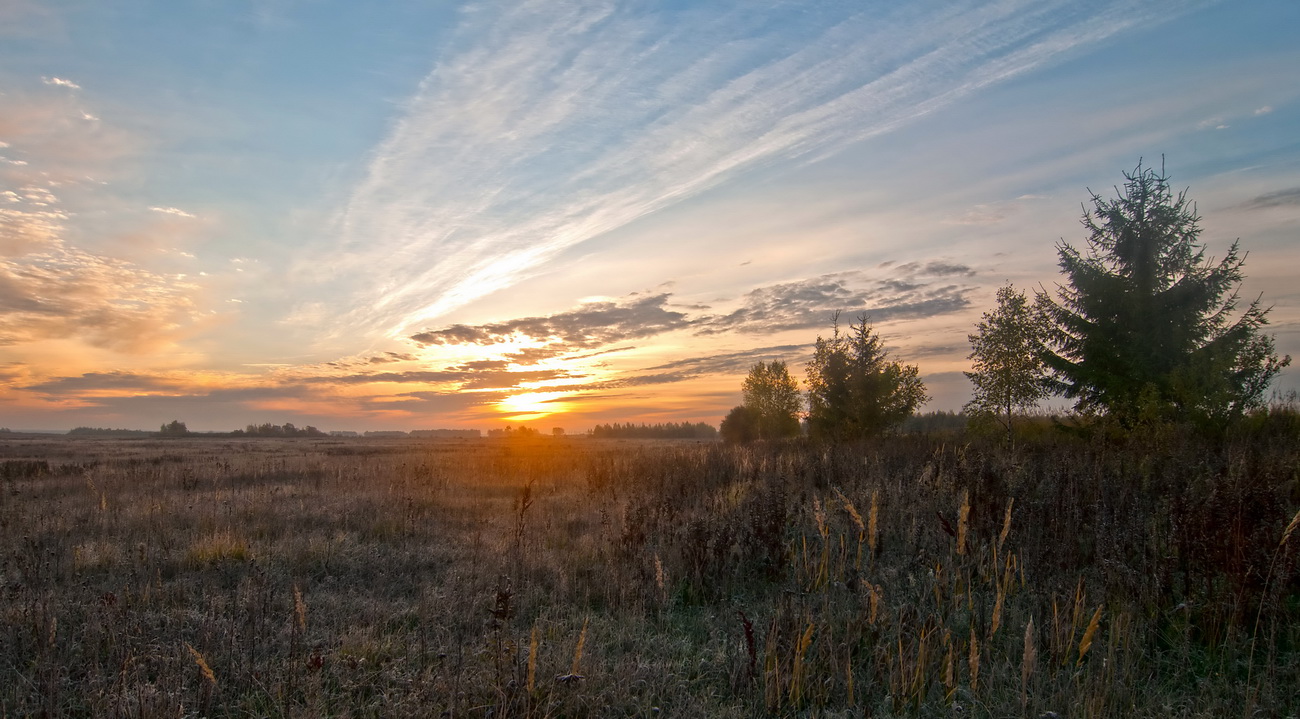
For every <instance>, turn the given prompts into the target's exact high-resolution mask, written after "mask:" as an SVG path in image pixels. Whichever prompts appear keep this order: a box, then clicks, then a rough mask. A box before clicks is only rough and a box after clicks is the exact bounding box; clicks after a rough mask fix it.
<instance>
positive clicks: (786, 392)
mask: <svg viewBox="0 0 1300 719" xmlns="http://www.w3.org/2000/svg"><path fill="white" fill-rule="evenodd" d="M742 391H743V393H744V397H745V407H746V408H747V409H748V410H749V411H750V412H752V413H753V414H754V416H755V419H756V425H757V426H756V429H757V431H758V436H759V438H761V439H784V438H786V437H797V436H799V410H800V409H801V408H802V407H803V401H802V398H801V397H800V395H799V383H798V382H796V381H795V380H794V378H793V377H791V376H790V371H789V370H788V369H786V366H785V362H781V361H779V360H772V361H771V362H768V363H764V362H759V363H758V364H756V365H754V366H753V367H752V368H751V369H750V370H749V376H748V377H746V378H745V384H744V386H743V387H742ZM732 412H733V413H734V412H735V410H732Z"/></svg>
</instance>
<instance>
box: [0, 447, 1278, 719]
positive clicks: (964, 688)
mask: <svg viewBox="0 0 1300 719" xmlns="http://www.w3.org/2000/svg"><path fill="white" fill-rule="evenodd" d="M1138 447H1140V448H1138ZM1297 509H1300V446H1298V445H1297V442H1296V441H1295V437H1294V434H1291V433H1286V434H1279V435H1275V436H1270V435H1267V434H1264V433H1260V434H1259V435H1258V436H1253V437H1251V438H1250V439H1249V440H1248V441H1247V440H1235V441H1225V442H1222V443H1219V444H1216V443H1205V442H1200V441H1195V440H1192V439H1183V438H1179V437H1176V436H1173V437H1171V436H1163V437H1155V438H1152V439H1151V440H1150V441H1146V442H1142V443H1129V444H1113V443H1107V442H1103V441H1096V440H1095V441H1083V440H1066V439H1061V438H1045V439H1041V440H1039V441H1037V442H1028V443H1022V444H1021V446H1020V447H1019V448H1018V449H1016V450H1015V451H1008V450H1006V449H1003V448H1002V447H1000V446H999V445H997V444H995V443H992V442H989V443H987V444H986V443H984V442H982V441H978V440H966V439H954V438H952V437H948V438H943V437H925V436H910V435H909V436H903V437H899V438H894V439H887V440H881V441H880V442H878V443H874V444H869V445H857V446H844V447H817V446H812V445H803V444H793V445H785V446H759V447H750V448H736V447H728V446H724V445H721V444H716V443H695V442H637V441H595V440H585V439H579V438H572V439H555V438H537V439H532V440H528V441H505V440H501V441H495V440H479V441H473V440H464V441H452V440H448V441H440V442H428V441H424V442H422V441H415V440H391V441H379V440H241V441H232V440H214V439H192V440H174V441H160V440H88V439H81V440H72V439H61V438H50V439H11V440H5V441H3V442H0V716H4V717H20V716H42V717H58V716H96V717H117V716H121V717H184V716H221V717H234V716H238V717H255V716H302V717H311V716H350V717H370V716H376V717H377V716H420V717H427V716H439V715H442V716H469V717H487V716H493V717H504V716H535V717H562V716H563V717H576V716H644V717H656V716H673V717H695V716H701V717H702V716H711V717H762V716H818V717H849V716H854V717H856V716H944V717H959V716H960V717H964V716H992V717H1013V716H1029V717H1044V716H1046V717H1051V716H1056V717H1095V716H1114V717H1127V716H1149V717H1157V716H1158V717H1202V716H1203V717H1229V716H1241V717H1256V716H1262V717H1286V716H1297V715H1300V698H1297V697H1298V694H1300V692H1298V690H1297V687H1300V568H1298V564H1300V559H1298V558H1300V551H1297V545H1300V531H1296V532H1295V533H1294V534H1293V535H1291V536H1289V537H1287V536H1286V532H1287V530H1288V525H1290V527H1291V528H1294V526H1295V524H1296V521H1295V520H1294V519H1293V518H1295V517H1296V516H1297Z"/></svg>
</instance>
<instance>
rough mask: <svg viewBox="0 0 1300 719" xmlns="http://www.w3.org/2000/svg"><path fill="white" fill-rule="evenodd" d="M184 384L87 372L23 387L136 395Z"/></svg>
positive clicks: (150, 377)
mask: <svg viewBox="0 0 1300 719" xmlns="http://www.w3.org/2000/svg"><path fill="white" fill-rule="evenodd" d="M182 386H183V384H182V383H180V382H177V381H176V380H174V379H170V378H165V377H160V376H154V375H146V374H138V373H135V372H120V371H113V372H87V373H85V374H81V375H77V376H73V377H56V378H54V379H50V380H46V381H44V382H38V383H36V384H31V385H27V386H25V387H23V389H25V390H28V391H32V392H39V393H41V394H47V395H66V394H84V393H87V392H99V391H104V390H114V391H122V390H130V391H132V392H134V393H141V392H154V391H159V390H174V389H177V388H179V387H182Z"/></svg>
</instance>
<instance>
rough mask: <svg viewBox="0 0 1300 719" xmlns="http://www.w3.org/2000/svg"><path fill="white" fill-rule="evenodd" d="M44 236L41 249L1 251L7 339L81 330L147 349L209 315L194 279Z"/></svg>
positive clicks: (0, 310)
mask: <svg viewBox="0 0 1300 719" xmlns="http://www.w3.org/2000/svg"><path fill="white" fill-rule="evenodd" d="M41 242H42V244H43V245H44V246H43V247H41V248H39V249H38V250H37V251H34V252H31V253H27V254H22V255H19V256H11V257H0V345H13V344H18V343H22V342H30V341H34V340H39V339H51V338H68V337H73V338H77V339H80V340H82V341H84V342H86V343H87V344H90V345H92V346H94V347H102V348H107V349H112V350H117V351H120V352H128V353H143V352H149V351H153V350H156V349H158V348H160V347H161V346H163V345H165V344H167V343H169V342H171V341H173V340H174V339H175V338H176V337H177V336H178V335H179V334H180V333H181V332H182V331H183V330H184V329H185V328H186V327H187V326H190V325H192V324H194V323H195V322H196V321H198V320H199V319H200V317H201V315H202V313H201V311H200V309H199V308H198V305H197V302H196V296H197V295H198V293H199V287H198V286H197V285H195V284H193V283H190V282H187V281H184V280H179V279H177V278H176V277H174V276H170V275H162V274H157V273H154V272H150V271H148V270H145V269H143V268H141V267H139V266H137V265H134V264H132V263H130V262H127V261H125V260H116V259H112V258H108V257H102V256H99V255H94V254H91V253H88V252H84V251H82V250H78V249H76V248H74V247H70V246H68V245H67V244H66V243H65V242H63V241H62V240H61V239H58V238H57V237H42V238H41ZM7 244H8V243H7Z"/></svg>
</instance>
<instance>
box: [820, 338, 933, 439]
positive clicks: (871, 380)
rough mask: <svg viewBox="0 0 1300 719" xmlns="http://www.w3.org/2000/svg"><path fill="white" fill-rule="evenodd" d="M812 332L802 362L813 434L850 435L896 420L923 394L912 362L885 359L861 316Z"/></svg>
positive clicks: (921, 400) (923, 397)
mask: <svg viewBox="0 0 1300 719" xmlns="http://www.w3.org/2000/svg"><path fill="white" fill-rule="evenodd" d="M833 328H834V332H833V333H832V335H831V336H830V337H829V338H822V337H818V338H817V344H816V346H815V347H814V349H813V358H812V360H811V361H810V362H809V363H808V366H807V371H808V430H809V433H810V434H811V435H812V436H813V437H814V438H817V439H829V440H841V441H842V440H852V439H862V438H865V437H870V436H873V435H877V434H880V433H882V432H884V431H885V430H888V429H890V428H893V427H896V426H898V425H899V424H902V422H903V420H905V419H907V418H908V417H910V416H912V413H913V412H915V411H916V408H917V407H920V406H921V405H922V404H924V403H925V401H926V400H928V399H929V397H928V396H927V395H926V393H925V383H923V382H922V381H921V377H920V371H919V370H918V368H917V367H916V365H905V364H903V363H901V362H897V361H893V360H891V359H889V352H888V351H887V350H886V349H885V344H884V342H883V341H882V340H881V339H880V335H878V334H876V333H875V332H874V331H873V330H872V328H871V325H870V324H869V323H868V322H867V318H866V317H865V316H863V317H859V318H858V323H857V324H855V325H850V326H849V331H848V333H844V334H842V333H841V332H840V328H839V323H838V315H837V316H836V318H835V321H834V322H833Z"/></svg>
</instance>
